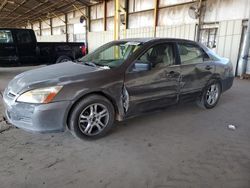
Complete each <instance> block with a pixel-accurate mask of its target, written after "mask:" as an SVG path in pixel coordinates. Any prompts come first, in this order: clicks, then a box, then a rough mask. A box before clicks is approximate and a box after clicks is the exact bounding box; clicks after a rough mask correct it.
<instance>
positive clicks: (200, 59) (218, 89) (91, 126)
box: [3, 38, 234, 139]
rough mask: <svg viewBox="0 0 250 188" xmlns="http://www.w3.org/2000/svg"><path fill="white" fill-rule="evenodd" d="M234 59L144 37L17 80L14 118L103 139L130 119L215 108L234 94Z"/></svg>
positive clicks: (31, 126) (11, 93)
mask: <svg viewBox="0 0 250 188" xmlns="http://www.w3.org/2000/svg"><path fill="white" fill-rule="evenodd" d="M233 79H234V73H233V67H232V64H231V62H230V61H229V60H228V59H226V58H222V57H220V56H218V55H217V54H215V53H214V52H213V51H212V50H210V49H208V48H207V47H205V46H203V45H202V44H199V43H196V42H193V41H189V40H182V39H164V38H143V39H142V38H140V39H125V40H119V41H113V42H110V43H107V44H105V45H103V46H101V47H99V48H98V49H96V50H95V51H93V52H92V53H90V54H89V55H87V56H85V57H83V58H81V59H79V60H77V61H76V62H64V63H59V64H55V65H50V66H46V67H42V68H38V69H34V70H30V71H27V72H24V73H22V74H19V75H17V76H16V77H15V78H14V79H13V80H11V81H10V83H9V84H8V86H7V88H6V89H5V92H4V95H3V97H4V103H5V107H6V116H7V119H8V121H9V122H10V123H11V124H13V125H14V126H16V127H19V128H23V129H26V130H30V131H38V132H51V131H53V132H54V131H63V130H66V129H69V130H70V131H71V132H72V133H73V135H75V136H76V137H79V138H82V139H85V138H92V139H95V138H99V137H101V136H103V135H105V134H106V133H107V132H108V131H109V130H110V129H111V128H112V127H113V125H114V121H115V120H118V121H122V120H125V119H126V118H128V117H132V116H136V115H139V114H144V113H148V112H151V111H155V110H159V109H164V108H165V107H166V106H169V105H174V104H177V103H181V102H187V101H196V102H197V104H198V105H199V106H201V107H203V108H206V109H211V108H213V107H215V106H216V104H217V103H218V101H219V99H220V96H221V94H222V93H223V92H224V91H226V90H228V89H230V88H231V86H232V84H233Z"/></svg>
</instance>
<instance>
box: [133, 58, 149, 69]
mask: <svg viewBox="0 0 250 188" xmlns="http://www.w3.org/2000/svg"><path fill="white" fill-rule="evenodd" d="M151 67H152V66H151V63H145V62H142V61H138V60H137V61H136V62H135V63H134V66H133V67H132V72H141V71H149V70H150V69H151Z"/></svg>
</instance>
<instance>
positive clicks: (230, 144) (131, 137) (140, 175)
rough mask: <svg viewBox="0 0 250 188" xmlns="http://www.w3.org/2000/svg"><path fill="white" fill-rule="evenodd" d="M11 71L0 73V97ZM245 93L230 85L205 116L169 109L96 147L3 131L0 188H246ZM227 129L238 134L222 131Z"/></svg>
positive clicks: (127, 125) (249, 167) (189, 108)
mask: <svg viewBox="0 0 250 188" xmlns="http://www.w3.org/2000/svg"><path fill="white" fill-rule="evenodd" d="M27 69H28V68H27ZM25 70H26V69H25ZM1 71H2V70H1V69H0V72H1ZM17 72H21V70H20V71H14V70H10V71H9V73H7V72H5V73H4V74H5V76H4V77H3V76H2V74H1V73H0V76H1V79H0V80H1V90H2V89H3V86H5V85H6V83H7V82H8V80H9V78H10V77H13V76H14V75H15V74H16V73H17ZM249 86H250V81H246V80H235V83H234V86H233V88H232V89H231V90H230V91H228V92H226V93H225V94H223V96H222V97H221V100H220V102H219V104H218V106H217V107H216V108H214V109H212V110H202V109H200V108H198V107H196V106H195V105H194V104H186V105H179V106H175V107H171V108H169V109H167V110H165V111H163V112H159V113H154V114H150V115H147V116H141V117H137V118H134V119H130V120H127V121H125V122H122V123H117V126H116V127H115V128H114V129H113V131H112V132H111V134H110V135H108V136H107V137H105V138H102V139H100V140H96V141H80V140H78V139H75V138H74V137H73V136H72V135H71V134H70V133H69V132H65V133H57V134H32V133H27V132H25V131H22V130H19V129H10V130H8V131H5V132H3V133H2V134H0V143H1V144H0V182H1V187H4V188H9V187H19V188H24V187H36V188H39V187H60V188H65V187H70V188H72V187H73V188H74V187H88V188H91V187H93V188H98V187H114V188H117V187H119V188H122V187H124V188H127V187H136V188H138V187H158V188H159V187H176V188H181V187H192V188H196V187H197V188H200V187H203V188H206V187H209V188H210V187H226V188H236V187H237V188H239V187H240V188H249V187H250V144H249V143H250V123H249V122H250V116H249V109H250V96H249V93H250V87H249ZM1 108H2V105H1ZM230 124H232V125H236V127H237V128H236V129H235V130H234V131H232V130H230V129H228V125H230Z"/></svg>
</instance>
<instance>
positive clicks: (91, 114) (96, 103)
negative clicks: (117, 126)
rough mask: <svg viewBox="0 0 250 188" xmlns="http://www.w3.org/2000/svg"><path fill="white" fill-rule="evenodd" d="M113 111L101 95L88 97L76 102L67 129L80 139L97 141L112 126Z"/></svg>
mask: <svg viewBox="0 0 250 188" xmlns="http://www.w3.org/2000/svg"><path fill="white" fill-rule="evenodd" d="M114 117H115V110H114V106H113V105H112V103H111V102H110V101H109V100H108V99H107V98H105V97H103V96H101V95H90V96H88V97H86V98H83V99H82V100H81V101H80V102H78V103H77V104H76V105H75V106H74V108H73V110H72V111H71V114H70V116H69V129H70V131H71V133H72V134H73V135H74V136H75V137H77V138H80V139H98V138H100V137H103V136H104V135H106V134H107V133H108V132H109V130H110V129H111V128H112V127H113V126H114Z"/></svg>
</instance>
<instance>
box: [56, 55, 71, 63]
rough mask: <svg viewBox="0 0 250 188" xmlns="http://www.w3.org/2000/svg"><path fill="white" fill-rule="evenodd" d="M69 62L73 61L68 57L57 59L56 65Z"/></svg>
mask: <svg viewBox="0 0 250 188" xmlns="http://www.w3.org/2000/svg"><path fill="white" fill-rule="evenodd" d="M67 61H72V60H71V59H70V57H68V56H60V57H58V58H57V60H56V63H63V62H67Z"/></svg>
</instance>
